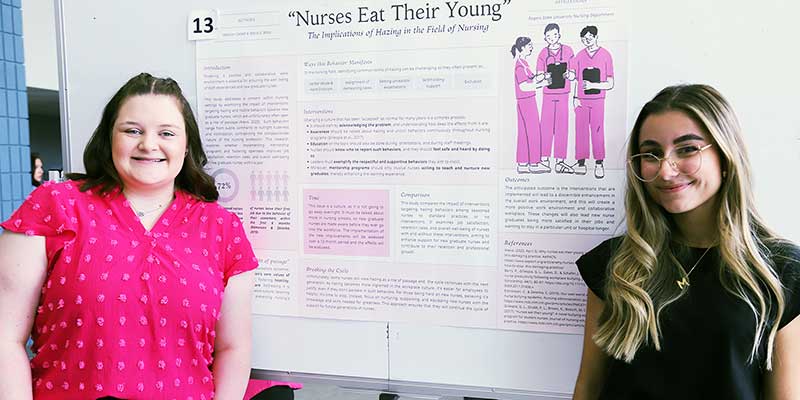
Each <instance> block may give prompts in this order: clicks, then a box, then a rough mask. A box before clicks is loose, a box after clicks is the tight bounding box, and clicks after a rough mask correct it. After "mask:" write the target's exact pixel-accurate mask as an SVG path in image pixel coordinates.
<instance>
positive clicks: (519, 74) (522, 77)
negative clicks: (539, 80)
mask: <svg viewBox="0 0 800 400" xmlns="http://www.w3.org/2000/svg"><path fill="white" fill-rule="evenodd" d="M514 79H515V80H516V81H517V84H520V83H522V82H526V81H528V80H530V77H529V76H528V74H527V73H525V67H523V66H522V65H519V64H517V67H516V68H514Z"/></svg>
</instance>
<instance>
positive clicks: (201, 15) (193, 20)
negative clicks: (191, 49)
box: [188, 9, 219, 40]
mask: <svg viewBox="0 0 800 400" xmlns="http://www.w3.org/2000/svg"><path fill="white" fill-rule="evenodd" d="M218 25H219V10H216V9H214V10H194V11H192V12H191V13H189V25H188V31H189V40H206V39H216V37H217V31H219V26H218Z"/></svg>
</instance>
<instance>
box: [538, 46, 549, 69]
mask: <svg viewBox="0 0 800 400" xmlns="http://www.w3.org/2000/svg"><path fill="white" fill-rule="evenodd" d="M547 52H548V50H547V47H545V48H544V49H542V51H540V52H539V57H537V58H536V72H545V71H547V65H545V64H546V63H547Z"/></svg>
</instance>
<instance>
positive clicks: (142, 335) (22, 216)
mask: <svg viewBox="0 0 800 400" xmlns="http://www.w3.org/2000/svg"><path fill="white" fill-rule="evenodd" d="M2 227H3V228H5V229H8V230H10V231H14V232H24V233H25V234H26V235H38V236H45V237H46V241H45V242H46V250H47V260H48V273H47V280H46V282H45V285H44V287H43V288H42V295H41V298H40V300H39V307H38V310H37V314H36V319H35V321H34V330H33V333H32V336H33V340H34V351H35V352H36V356H35V357H34V358H33V360H32V361H31V371H32V375H33V392H34V398H36V399H37V400H39V399H60V400H62V399H87V398H92V399H93V398H98V397H103V396H114V397H118V398H124V399H154V398H159V399H193V400H201V399H211V398H212V397H213V395H214V383H213V379H212V376H211V370H210V368H211V363H212V361H213V352H214V338H215V335H216V333H215V330H214V329H215V326H216V322H217V320H219V318H220V308H221V304H222V295H223V291H224V290H225V285H226V283H227V281H228V279H229V278H230V277H231V276H233V275H236V274H239V273H242V272H245V271H249V270H252V269H255V268H256V267H257V266H258V261H257V259H256V258H255V255H254V254H253V250H252V248H251V246H250V243H249V241H248V240H247V237H246V236H245V233H244V229H243V227H242V223H241V221H240V220H239V218H238V217H237V216H236V215H234V214H232V213H230V212H228V211H227V210H225V209H224V208H222V207H221V206H220V205H219V204H217V203H206V202H203V201H200V200H197V199H195V198H194V197H192V196H191V195H189V194H187V193H184V192H182V191H180V190H179V191H176V194H175V200H174V201H173V202H172V204H171V205H170V206H169V208H168V209H167V210H166V211H165V212H164V214H163V215H162V216H161V217H160V219H159V220H158V222H157V223H156V225H155V226H154V227H153V228H152V229H151V230H150V231H148V230H146V229H145V228H144V226H142V224H141V223H140V222H139V219H138V218H137V217H136V215H135V214H134V211H133V210H132V209H131V207H130V204H129V203H128V201H127V200H126V199H125V197H124V196H123V195H121V193H120V192H119V190H115V191H113V192H111V193H108V194H105V195H98V194H96V193H93V192H92V191H91V190H89V191H86V192H80V191H79V190H78V183H76V182H72V181H68V182H64V183H57V184H48V183H45V184H44V185H42V186H40V187H39V188H37V189H36V190H35V191H34V192H33V193H31V195H30V196H29V197H28V199H27V200H26V201H25V202H24V203H23V204H22V206H20V208H19V209H18V210H17V211H16V212H15V213H14V214H13V215H12V216H11V218H10V219H9V220H8V221H6V222H4V223H2Z"/></svg>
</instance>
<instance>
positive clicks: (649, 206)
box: [593, 85, 785, 369]
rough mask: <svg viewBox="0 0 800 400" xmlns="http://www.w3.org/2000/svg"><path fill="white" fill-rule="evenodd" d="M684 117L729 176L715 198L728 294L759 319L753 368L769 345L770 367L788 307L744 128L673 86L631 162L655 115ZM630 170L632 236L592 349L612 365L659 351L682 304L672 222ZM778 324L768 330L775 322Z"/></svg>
mask: <svg viewBox="0 0 800 400" xmlns="http://www.w3.org/2000/svg"><path fill="white" fill-rule="evenodd" d="M667 111H679V112H682V113H684V114H685V115H686V116H688V117H689V118H692V119H693V120H694V121H695V122H696V123H697V124H698V125H699V126H701V127H703V128H705V130H706V132H707V133H708V135H709V136H710V137H711V139H713V143H714V144H715V145H716V149H718V153H719V155H720V158H721V166H722V170H723V171H725V172H724V173H725V174H726V175H723V176H724V179H723V181H722V186H721V187H720V189H719V192H718V193H717V196H716V198H717V202H718V207H719V208H718V211H717V215H716V223H717V230H718V231H719V254H720V261H721V264H722V268H720V270H719V279H720V282H721V283H722V285H723V287H724V288H725V289H726V290H727V291H728V292H730V293H731V294H733V295H734V296H736V297H738V298H739V299H741V300H742V301H744V302H745V303H746V304H747V305H748V306H749V308H750V310H751V311H752V312H753V315H754V316H755V321H756V323H755V326H754V327H753V329H754V331H755V337H754V338H755V340H754V343H753V347H752V350H751V352H750V357H749V359H748V362H751V363H752V362H753V360H754V359H755V358H756V357H757V356H758V349H759V346H760V345H761V343H762V342H763V341H764V340H766V342H767V354H766V360H765V361H766V362H765V364H766V367H767V369H771V367H772V350H773V347H774V346H773V344H774V341H775V335H776V333H777V330H778V322H779V320H780V316H781V315H782V314H783V310H784V307H785V297H784V292H783V288H782V286H781V282H780V279H779V277H778V276H777V274H776V272H775V270H774V266H773V265H772V261H771V254H770V251H769V249H768V248H767V246H766V244H771V243H775V242H776V241H780V240H781V239H779V238H778V237H777V235H775V234H774V233H773V232H772V231H771V230H770V229H768V228H767V226H766V225H765V224H764V222H763V220H762V218H761V217H760V216H759V215H758V212H757V211H756V209H755V205H754V199H753V193H752V190H751V178H750V167H749V165H750V164H749V161H748V158H747V153H746V151H745V147H744V143H743V141H742V138H741V133H740V132H741V128H740V127H739V123H738V121H737V119H736V116H735V114H734V112H733V109H732V108H731V106H730V104H728V102H727V101H726V100H725V99H724V98H723V97H722V95H721V94H720V93H719V92H717V91H716V90H715V89H714V88H712V87H710V86H706V85H680V86H671V87H667V88H665V89H663V90H662V91H661V92H659V93H658V94H657V95H656V96H655V97H654V98H653V99H652V100H651V101H649V102H648V103H647V104H645V105H644V107H643V108H642V111H641V112H640V113H639V116H638V117H637V119H636V123H635V124H634V127H633V130H632V132H631V137H630V141H629V143H628V156H629V157H630V156H631V155H634V154H636V153H638V152H639V151H638V147H639V133H640V130H641V127H642V124H643V123H644V121H645V120H646V119H647V117H649V116H650V115H654V114H660V113H664V112H667ZM637 167H638V166H636V165H631V168H628V170H627V184H626V185H627V188H626V195H625V210H626V211H625V214H626V224H627V234H626V235H625V237H624V238H623V240H622V242H621V244H620V246H619V248H618V249H617V251H616V252H615V254H614V256H613V257H612V258H611V260H610V262H609V268H608V276H607V279H606V287H605V293H606V299H605V307H604V309H603V312H602V314H601V316H600V325H599V328H598V330H597V332H596V333H595V335H594V336H593V339H594V341H595V342H596V343H597V345H598V346H600V347H601V348H602V349H604V350H605V351H606V352H607V353H608V354H609V355H611V356H612V357H614V358H617V359H620V360H624V361H626V362H630V361H631V360H633V358H634V356H635V354H636V352H637V350H638V349H639V347H640V346H642V345H643V344H647V343H652V345H653V346H654V347H655V348H656V349H657V350H661V339H660V336H661V332H660V323H659V317H660V315H661V312H662V311H663V310H664V309H665V308H666V307H667V306H669V305H670V304H671V303H673V302H674V301H675V300H677V299H678V298H680V297H681V296H682V294H683V291H682V290H680V289H679V288H678V287H677V286H676V285H675V284H674V282H675V280H676V279H679V278H680V276H681V275H680V272H679V271H681V266H680V262H679V261H678V259H679V258H681V257H680V255H681V254H680V252H681V251H682V250H681V249H680V246H677V248H676V246H673V245H672V243H674V242H673V239H674V236H673V235H674V233H673V232H674V230H675V227H674V225H673V222H672V219H671V216H670V215H669V214H668V213H667V212H666V211H664V210H663V209H662V208H661V207H660V206H659V205H658V204H656V203H655V202H654V201H652V199H651V198H649V195H648V194H647V191H646V189H645V187H644V184H643V183H642V182H641V181H639V180H638V179H636V177H635V176H634V175H633V172H632V168H637ZM773 318H774V322H775V323H773V324H772V325H771V326H770V321H772V320H773Z"/></svg>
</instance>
